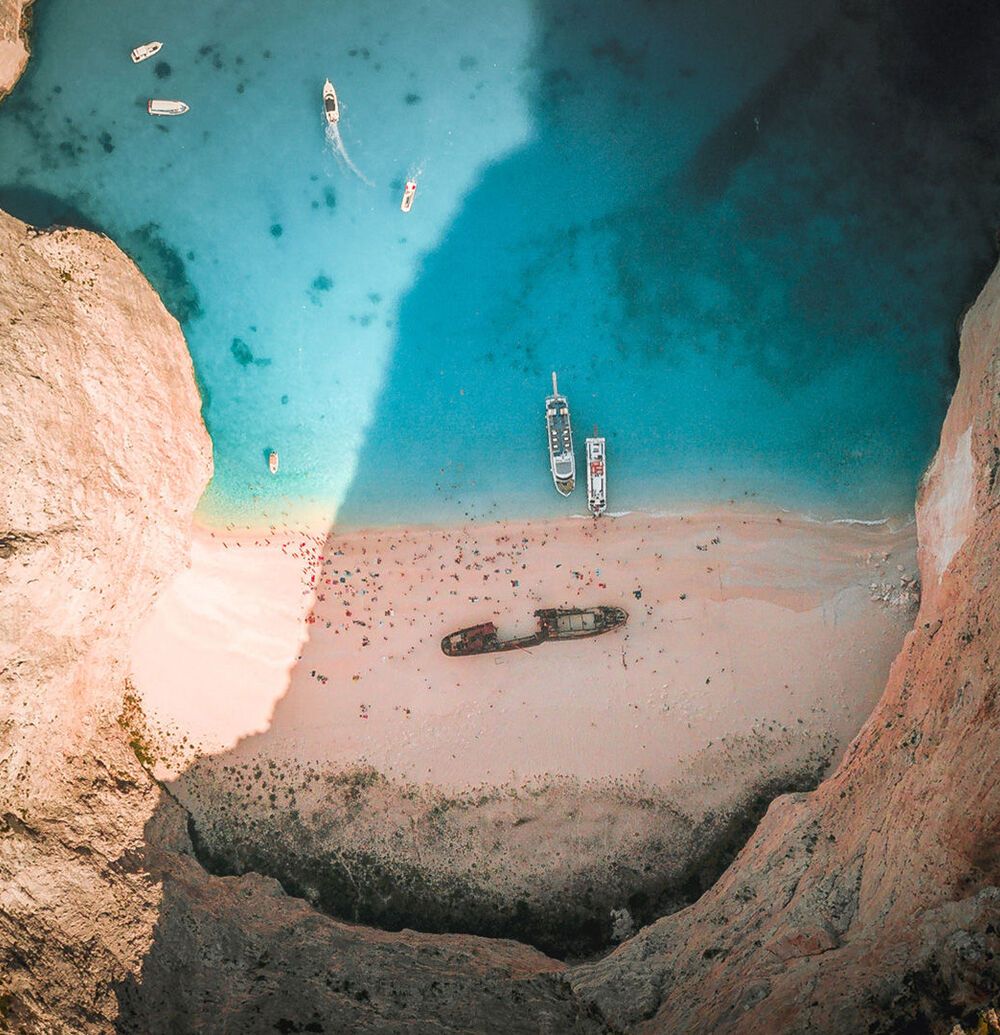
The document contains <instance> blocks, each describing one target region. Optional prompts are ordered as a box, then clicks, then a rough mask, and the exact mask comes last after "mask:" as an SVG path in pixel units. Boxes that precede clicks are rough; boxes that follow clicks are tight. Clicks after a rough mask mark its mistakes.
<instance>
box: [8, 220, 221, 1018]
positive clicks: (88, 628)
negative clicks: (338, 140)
mask: <svg viewBox="0 0 1000 1035" xmlns="http://www.w3.org/2000/svg"><path fill="white" fill-rule="evenodd" d="M0 257H2V258H0V262H2V272H0V453H2V455H3V457H4V476H3V477H2V478H0V1017H2V1018H3V1019H4V1020H5V1021H6V1023H7V1025H8V1026H9V1027H11V1028H12V1029H13V1030H16V1031H33V1030H38V1031H41V1030H45V1031H74V1032H76V1031H88V1030H101V1029H102V1028H103V1027H105V1026H106V1025H107V1024H108V1023H110V1020H111V1018H113V1017H114V1016H115V1014H116V1013H117V1004H116V1001H115V997H114V994H113V990H112V988H111V982H112V981H113V980H114V979H116V978H118V977H121V976H122V975H123V974H124V973H126V972H127V971H128V970H130V969H135V968H137V967H138V965H139V962H140V961H141V959H142V957H143V955H144V954H145V953H146V951H147V949H148V947H149V944H150V941H151V938H152V929H153V924H154V922H155V919H156V916H157V907H158V903H159V898H160V892H159V889H158V887H157V885H156V884H155V882H154V881H152V880H151V879H150V877H149V876H148V874H147V873H145V872H144V870H143V867H142V865H141V859H142V846H143V825H144V824H145V822H146V821H147V819H148V818H149V816H150V814H151V813H152V811H153V809H154V807H155V805H156V801H157V793H156V789H155V787H154V786H153V785H152V784H151V782H150V781H149V779H148V777H147V775H146V773H145V772H144V770H143V769H142V767H141V766H140V765H139V763H138V761H137V760H136V757H135V754H134V753H133V751H132V750H131V749H130V748H129V744H128V741H127V739H126V736H125V734H124V732H123V730H122V729H121V727H120V726H119V725H118V721H117V719H118V715H119V713H120V711H121V707H122V686H123V680H124V677H125V674H126V670H125V667H124V662H125V660H126V659H127V656H128V642H129V639H130V637H131V634H132V630H133V628H134V626H135V624H136V622H137V621H138V619H139V618H140V617H141V616H142V614H143V613H144V611H145V609H146V608H147V607H148V606H149V604H150V602H151V600H152V598H153V594H154V593H155V591H156V587H157V585H158V584H159V583H161V581H162V580H163V579H164V578H167V577H169V576H170V575H172V574H173V573H174V572H175V571H176V570H177V569H178V568H179V567H180V565H181V564H182V563H183V562H184V560H185V557H186V545H187V536H188V526H189V523H190V515H191V512H192V509H193V507H194V505H195V503H196V502H197V500H198V497H199V495H200V494H201V491H202V489H203V487H204V485H205V483H206V481H207V479H208V477H209V473H210V469H211V460H210V445H209V441H208V436H207V434H206V433H205V430H204V428H203V426H202V424H201V418H200V413H199V410H200V399H199V397H198V392H197V389H196V387H195V382H194V375H193V371H192V367H191V360H190V358H189V357H188V355H187V351H186V349H185V346H184V339H183V337H182V336H181V333H180V329H179V327H178V326H177V323H176V322H175V321H174V319H173V318H172V317H171V316H169V315H168V313H167V312H166V310H165V309H164V308H163V306H162V305H161V304H160V300H159V299H158V298H157V297H156V294H155V293H154V292H153V290H152V288H150V286H149V285H148V284H147V283H146V281H145V280H144V279H143V278H142V276H141V275H140V274H139V273H138V272H137V271H136V269H135V267H134V266H133V265H132V263H131V262H130V261H129V260H128V259H127V258H126V257H125V255H124V254H122V252H120V251H119V250H118V248H117V247H115V245H114V244H112V243H111V242H110V241H108V240H106V239H104V238H100V237H97V236H95V235H93V234H88V233H84V232H81V231H75V230H66V231H59V232H56V233H50V234H36V233H33V232H32V231H31V230H29V228H28V227H26V226H25V225H24V224H23V223H20V222H18V221H17V220H14V219H12V218H10V217H9V216H7V215H4V214H3V213H0ZM0 1027H2V1024H0Z"/></svg>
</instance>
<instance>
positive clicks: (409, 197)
mask: <svg viewBox="0 0 1000 1035" xmlns="http://www.w3.org/2000/svg"><path fill="white" fill-rule="evenodd" d="M416 193H417V181H416V180H407V181H406V187H405V188H404V190H403V200H402V201H401V202H400V205H399V207H400V208H401V209H402V210H403V211H404V212H409V211H410V209H411V208H413V198H414V195H415V194H416Z"/></svg>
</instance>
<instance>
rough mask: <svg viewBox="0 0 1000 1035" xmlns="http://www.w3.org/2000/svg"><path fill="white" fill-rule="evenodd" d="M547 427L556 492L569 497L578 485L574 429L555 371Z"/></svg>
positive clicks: (546, 419)
mask: <svg viewBox="0 0 1000 1035" xmlns="http://www.w3.org/2000/svg"><path fill="white" fill-rule="evenodd" d="M545 427H546V429H547V430H548V433H549V466H550V467H551V469H552V480H553V481H554V482H555V483H556V490H557V491H558V492H560V493H561V494H562V495H563V496H568V495H569V494H570V493H571V492H572V491H573V488H574V487H575V485H576V459H575V458H574V456H573V429H572V428H571V427H570V422H569V404H568V403H567V402H566V397H565V396H562V395H560V394H559V386H558V385H557V384H556V375H555V371H553V372H552V394H551V395H550V396H549V397H548V398H547V399H546V400H545Z"/></svg>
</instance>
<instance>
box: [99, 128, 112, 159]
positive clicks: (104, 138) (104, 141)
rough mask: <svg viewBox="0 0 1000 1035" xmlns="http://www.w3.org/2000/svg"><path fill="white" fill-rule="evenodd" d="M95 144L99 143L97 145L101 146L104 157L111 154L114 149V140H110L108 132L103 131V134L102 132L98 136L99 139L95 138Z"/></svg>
mask: <svg viewBox="0 0 1000 1035" xmlns="http://www.w3.org/2000/svg"><path fill="white" fill-rule="evenodd" d="M97 142H98V143H99V144H100V145H101V147H102V148H103V149H104V153H105V154H106V155H109V154H111V152H112V151H114V149H115V142H114V140H112V139H111V134H110V133H109V132H108V131H107V130H105V131H104V132H103V133H102V134H101V135H100V136H99V137H98V138H97Z"/></svg>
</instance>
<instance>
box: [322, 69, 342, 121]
mask: <svg viewBox="0 0 1000 1035" xmlns="http://www.w3.org/2000/svg"><path fill="white" fill-rule="evenodd" d="M323 114H324V115H326V121H327V122H329V123H330V125H331V126H335V125H336V124H337V123H338V122H339V121H340V105H339V104H338V103H337V91H336V90H335V89H334V88H333V83H331V82H330V80H329V79H327V81H326V82H325V83H324V84H323Z"/></svg>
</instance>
